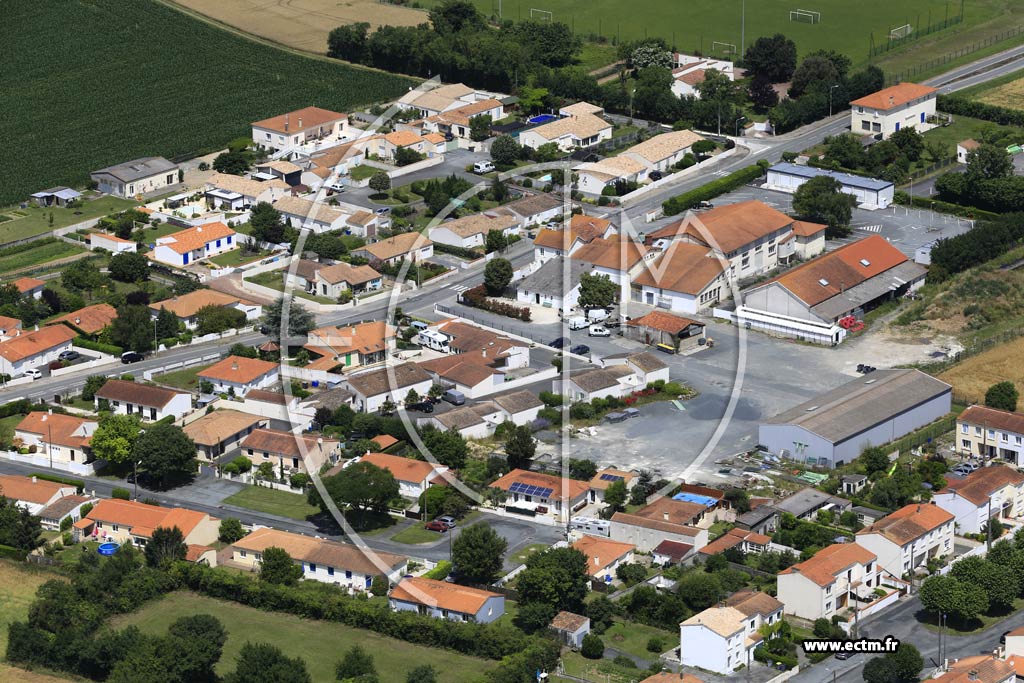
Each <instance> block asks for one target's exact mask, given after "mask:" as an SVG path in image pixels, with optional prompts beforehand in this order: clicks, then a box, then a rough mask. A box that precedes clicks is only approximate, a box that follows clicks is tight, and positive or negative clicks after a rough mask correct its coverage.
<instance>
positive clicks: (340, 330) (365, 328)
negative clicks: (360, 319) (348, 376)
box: [306, 320, 395, 356]
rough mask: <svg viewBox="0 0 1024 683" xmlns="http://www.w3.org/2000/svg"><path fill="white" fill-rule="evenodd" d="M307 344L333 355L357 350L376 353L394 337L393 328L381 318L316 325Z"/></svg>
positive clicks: (384, 347)
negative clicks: (360, 321) (340, 323)
mask: <svg viewBox="0 0 1024 683" xmlns="http://www.w3.org/2000/svg"><path fill="white" fill-rule="evenodd" d="M308 338H309V344H308V345H307V347H306V348H310V347H314V348H316V349H318V350H317V353H320V354H321V355H322V354H323V352H322V351H320V350H319V349H324V350H327V351H329V352H331V353H332V354H333V355H334V356H340V355H344V354H346V353H350V352H352V351H357V352H358V353H361V354H363V355H367V354H371V353H377V352H379V351H384V350H385V349H387V348H388V342H389V341H390V340H392V339H394V338H395V328H394V327H393V326H391V325H388V324H387V323H385V322H384V321H383V320H375V321H372V322H367V323H359V324H357V325H346V326H340V325H339V326H330V327H318V328H317V329H315V330H310V332H309V337H308Z"/></svg>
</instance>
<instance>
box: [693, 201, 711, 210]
mask: <svg viewBox="0 0 1024 683" xmlns="http://www.w3.org/2000/svg"><path fill="white" fill-rule="evenodd" d="M693 208H695V209H698V210H702V209H713V208H715V205H714V204H712V203H711V202H697V206H695V207H693Z"/></svg>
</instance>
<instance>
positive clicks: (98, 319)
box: [46, 304, 117, 334]
mask: <svg viewBox="0 0 1024 683" xmlns="http://www.w3.org/2000/svg"><path fill="white" fill-rule="evenodd" d="M115 318H117V309H115V308H114V307H113V306H111V305H110V304H93V305H92V306H86V307H85V308H79V309H78V310H77V311H72V312H71V313H67V314H65V315H62V316H61V317H59V318H54V319H53V320H51V321H50V322H48V323H46V324H47V325H54V324H56V323H66V324H67V325H70V326H71V327H73V328H75V329H78V330H81V331H82V332H84V333H86V334H96V333H98V332H102V331H103V330H104V329H106V327H107V326H108V325H110V323H112V322H114V319H115Z"/></svg>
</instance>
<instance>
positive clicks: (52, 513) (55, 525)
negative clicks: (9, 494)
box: [0, 484, 97, 531]
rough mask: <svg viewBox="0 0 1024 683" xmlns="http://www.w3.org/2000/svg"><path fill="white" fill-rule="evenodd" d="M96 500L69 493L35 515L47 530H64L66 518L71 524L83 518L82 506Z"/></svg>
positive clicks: (0, 485) (94, 502)
mask: <svg viewBox="0 0 1024 683" xmlns="http://www.w3.org/2000/svg"><path fill="white" fill-rule="evenodd" d="M0 487H2V484H0ZM0 490H2V489H0ZM96 502H97V499H96V498H93V497H92V496H80V495H78V494H69V495H66V496H64V497H63V498H58V499H57V500H55V501H53V502H52V503H50V504H49V505H47V506H46V507H43V508H40V510H39V511H38V512H36V513H35V515H36V516H37V517H39V523H40V524H41V525H42V527H43V529H44V530H45V531H62V529H61V526H62V524H63V523H64V520H65V519H70V520H71V524H74V523H75V522H77V521H79V520H80V519H82V507H83V506H84V505H95V504H96Z"/></svg>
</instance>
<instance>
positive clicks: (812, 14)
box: [789, 9, 821, 24]
mask: <svg viewBox="0 0 1024 683" xmlns="http://www.w3.org/2000/svg"><path fill="white" fill-rule="evenodd" d="M789 20H790V21H800V22H803V23H805V24H820V23H821V12H816V11H815V10H811V9H791V10H789Z"/></svg>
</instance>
